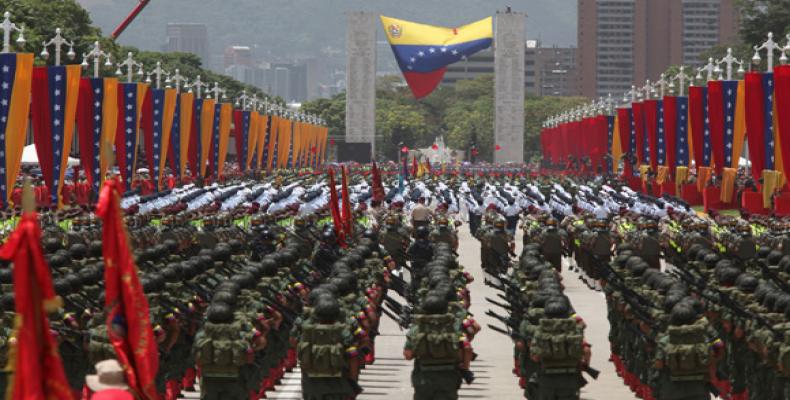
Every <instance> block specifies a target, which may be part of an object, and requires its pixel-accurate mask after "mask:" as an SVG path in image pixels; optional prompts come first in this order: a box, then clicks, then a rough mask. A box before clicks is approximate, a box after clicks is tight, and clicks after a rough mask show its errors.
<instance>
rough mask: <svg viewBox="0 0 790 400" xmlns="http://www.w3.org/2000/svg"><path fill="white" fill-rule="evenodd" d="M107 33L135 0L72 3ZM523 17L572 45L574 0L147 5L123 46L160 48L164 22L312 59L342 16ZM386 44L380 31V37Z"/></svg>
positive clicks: (217, 43)
mask: <svg viewBox="0 0 790 400" xmlns="http://www.w3.org/2000/svg"><path fill="white" fill-rule="evenodd" d="M77 1H78V2H80V3H81V4H82V5H83V6H84V7H85V8H87V9H88V10H89V11H90V13H91V16H92V18H93V20H94V22H95V23H96V24H97V25H99V26H100V27H101V28H102V30H103V31H104V33H105V34H109V33H110V32H111V31H112V29H113V28H114V27H115V26H116V25H118V24H119V23H120V21H122V20H123V18H124V17H125V16H126V15H127V14H128V13H129V11H131V10H132V8H134V6H135V5H136V4H137V1H138V0H77ZM506 5H510V6H512V8H513V10H516V11H522V12H526V13H527V14H528V15H529V17H528V19H527V35H528V36H529V37H530V38H540V39H541V40H542V43H543V44H544V45H553V44H557V45H561V46H568V45H575V43H576V1H575V0H483V1H481V0H397V1H393V0H152V1H151V4H149V5H148V7H147V8H146V9H145V10H144V11H143V12H142V14H140V16H139V17H138V18H137V20H135V21H134V23H133V24H132V25H131V26H130V27H129V28H128V29H127V31H126V32H124V34H123V36H121V39H120V42H121V43H122V44H129V45H134V46H137V47H140V48H142V49H147V50H161V48H162V46H163V45H164V43H165V27H166V25H167V23H168V22H196V23H204V24H206V25H207V26H208V31H209V47H210V52H211V54H213V55H215V56H216V55H221V54H222V51H223V49H224V48H225V47H227V46H230V45H246V46H251V47H253V49H255V51H256V53H257V54H259V55H261V56H270V57H285V58H293V57H299V56H315V55H318V54H319V52H320V51H321V50H322V49H323V50H330V49H332V50H340V51H343V50H344V48H345V47H344V46H345V32H346V27H345V16H344V13H345V12H347V11H371V12H376V13H380V14H384V15H388V16H393V17H397V18H402V19H408V20H413V21H417V22H424V23H432V24H437V25H446V26H458V25H463V24H465V23H468V22H471V21H475V20H477V19H480V18H483V17H486V16H489V15H493V14H494V13H495V12H496V10H498V9H499V10H504V8H505V6H506ZM379 35H380V38H381V40H384V35H383V32H379Z"/></svg>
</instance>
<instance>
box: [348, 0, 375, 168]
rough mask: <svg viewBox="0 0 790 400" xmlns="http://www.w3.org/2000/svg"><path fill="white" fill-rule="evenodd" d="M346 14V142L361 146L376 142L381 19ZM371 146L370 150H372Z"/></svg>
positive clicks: (357, 13) (370, 14)
mask: <svg viewBox="0 0 790 400" xmlns="http://www.w3.org/2000/svg"><path fill="white" fill-rule="evenodd" d="M346 17H347V28H346V29H347V33H346V144H349V145H351V146H352V147H354V148H356V149H359V148H360V147H361V146H360V144H367V145H368V146H370V147H372V146H374V135H375V133H376V29H377V28H378V25H379V20H378V16H377V15H376V14H372V13H368V12H349V13H346ZM353 144H357V145H353ZM368 146H364V147H368ZM370 147H368V150H367V151H369V152H372V150H374V149H372V148H370Z"/></svg>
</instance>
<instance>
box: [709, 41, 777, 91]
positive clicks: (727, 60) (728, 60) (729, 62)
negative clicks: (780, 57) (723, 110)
mask: <svg viewBox="0 0 790 400" xmlns="http://www.w3.org/2000/svg"><path fill="white" fill-rule="evenodd" d="M787 36H788V40H790V35H787ZM783 53H784V52H783ZM716 63H717V64H719V65H721V64H724V65H725V66H726V70H727V80H728V81H731V80H732V66H733V65H735V64H738V73H739V74H743V73H744V70H743V61H741V60H738V59H737V58H735V57H734V56H733V55H732V48H728V49H727V55H726V56H725V57H724V58H722V59H721V60H718V61H717V62H716Z"/></svg>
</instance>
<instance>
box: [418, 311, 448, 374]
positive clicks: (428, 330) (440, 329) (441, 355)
mask: <svg viewBox="0 0 790 400" xmlns="http://www.w3.org/2000/svg"><path fill="white" fill-rule="evenodd" d="M414 322H415V323H416V330H415V334H414V337H413V338H412V344H413V346H414V358H416V359H417V360H418V361H419V362H420V364H421V365H427V366H430V365H455V364H457V363H458V362H459V361H460V354H459V352H458V350H459V346H458V340H459V334H458V332H457V331H456V330H455V316H454V315H453V314H450V313H447V314H438V315H429V314H418V315H415V316H414Z"/></svg>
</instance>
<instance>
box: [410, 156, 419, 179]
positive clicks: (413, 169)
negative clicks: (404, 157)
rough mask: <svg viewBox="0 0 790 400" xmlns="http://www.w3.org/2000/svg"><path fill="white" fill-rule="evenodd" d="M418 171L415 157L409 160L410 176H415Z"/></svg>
mask: <svg viewBox="0 0 790 400" xmlns="http://www.w3.org/2000/svg"><path fill="white" fill-rule="evenodd" d="M419 170H420V166H419V165H418V163H417V156H416V155H415V156H414V158H412V159H411V176H415V177H416V176H417V171H419Z"/></svg>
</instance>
